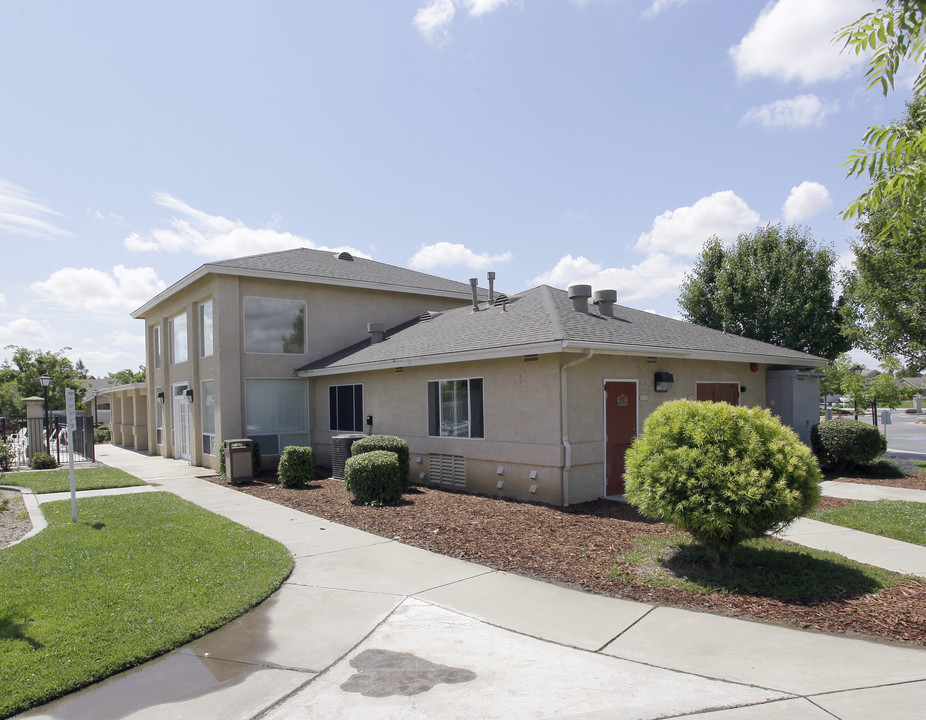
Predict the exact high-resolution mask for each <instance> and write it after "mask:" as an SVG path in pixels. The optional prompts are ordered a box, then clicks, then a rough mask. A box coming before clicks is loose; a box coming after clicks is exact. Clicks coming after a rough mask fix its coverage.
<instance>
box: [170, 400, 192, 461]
mask: <svg viewBox="0 0 926 720" xmlns="http://www.w3.org/2000/svg"><path fill="white" fill-rule="evenodd" d="M174 457H177V458H179V459H180V460H186V461H187V462H189V461H190V403H189V401H188V400H187V399H186V397H185V396H183V395H181V396H180V397H175V398H174Z"/></svg>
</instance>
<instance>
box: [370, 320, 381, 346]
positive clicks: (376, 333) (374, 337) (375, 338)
mask: <svg viewBox="0 0 926 720" xmlns="http://www.w3.org/2000/svg"><path fill="white" fill-rule="evenodd" d="M367 332H368V333H370V344H371V345H375V344H376V343H380V342H382V341H383V338H384V337H385V336H386V326H385V325H384V324H383V323H381V322H372V323H367Z"/></svg>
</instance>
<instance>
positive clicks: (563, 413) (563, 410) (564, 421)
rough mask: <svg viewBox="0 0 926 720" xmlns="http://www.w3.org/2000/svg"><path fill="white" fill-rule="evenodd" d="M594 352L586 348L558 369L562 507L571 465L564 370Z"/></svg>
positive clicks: (567, 488) (567, 498)
mask: <svg viewBox="0 0 926 720" xmlns="http://www.w3.org/2000/svg"><path fill="white" fill-rule="evenodd" d="M594 354H595V351H594V350H592V349H589V350H586V351H585V355H583V356H582V357H580V358H579V359H578V360H573V361H572V362H569V363H566V364H565V365H563V366H562V367H561V368H560V369H559V393H560V398H559V409H560V427H561V428H562V431H563V450H564V451H565V454H566V457H565V461H564V463H563V507H566V506H567V505H568V504H569V470H570V468H571V467H572V445H571V444H570V442H569V404H568V402H567V401H568V398H569V393H568V391H567V390H566V370H568V369H569V368H571V367H573V366H575V365H579V364H580V363H584V362H585V361H586V360H591V359H592V355H594Z"/></svg>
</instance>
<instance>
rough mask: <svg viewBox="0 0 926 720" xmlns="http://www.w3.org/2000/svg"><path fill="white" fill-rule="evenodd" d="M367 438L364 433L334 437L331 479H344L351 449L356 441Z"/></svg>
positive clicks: (332, 440)
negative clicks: (345, 466) (345, 465)
mask: <svg viewBox="0 0 926 720" xmlns="http://www.w3.org/2000/svg"><path fill="white" fill-rule="evenodd" d="M362 437H366V436H365V435H363V434H362V433H348V434H345V435H334V436H333V437H332V438H331V477H332V478H333V479H335V480H343V479H344V463H345V462H347V458H349V457H350V448H351V446H352V445H353V444H354V441H355V440H359V439H360V438H362Z"/></svg>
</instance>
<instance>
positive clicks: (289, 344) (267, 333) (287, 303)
mask: <svg viewBox="0 0 926 720" xmlns="http://www.w3.org/2000/svg"><path fill="white" fill-rule="evenodd" d="M244 351H245V352H249V353H274V354H292V355H304V354H305V301H303V300H281V299H278V298H261V297H245V298H244Z"/></svg>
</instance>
